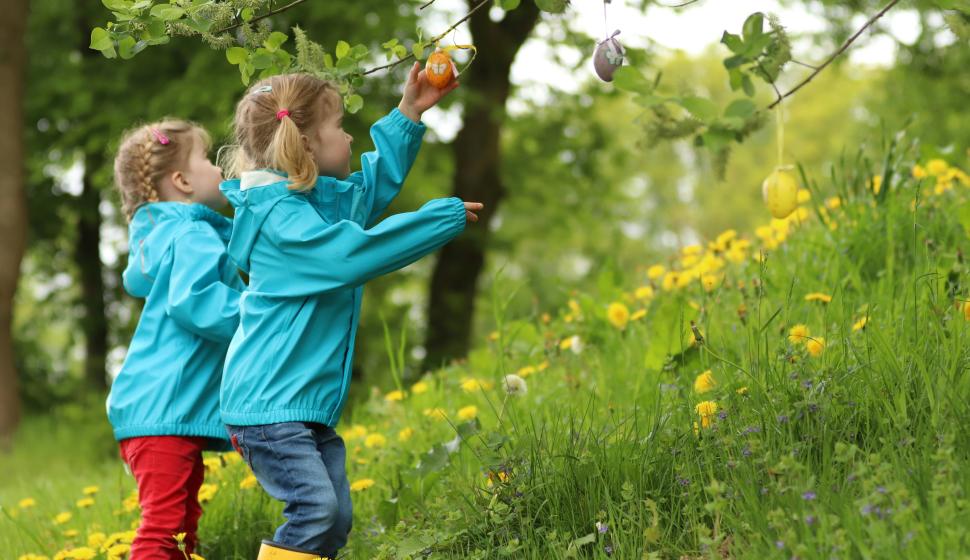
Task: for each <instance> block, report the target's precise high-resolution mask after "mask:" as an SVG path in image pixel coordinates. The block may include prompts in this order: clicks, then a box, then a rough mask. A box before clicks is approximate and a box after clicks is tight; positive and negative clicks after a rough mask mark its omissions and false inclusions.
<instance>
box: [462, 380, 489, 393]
mask: <svg viewBox="0 0 970 560" xmlns="http://www.w3.org/2000/svg"><path fill="white" fill-rule="evenodd" d="M483 388H484V384H483V383H482V382H481V381H479V380H478V379H473V378H466V379H464V380H463V381H462V382H461V390H462V391H464V392H466V393H477V392H478V391H481V390H482V389H483Z"/></svg>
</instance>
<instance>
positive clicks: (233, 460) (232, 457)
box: [222, 451, 243, 465]
mask: <svg viewBox="0 0 970 560" xmlns="http://www.w3.org/2000/svg"><path fill="white" fill-rule="evenodd" d="M222 460H223V462H225V463H226V464H227V465H238V464H239V463H241V462H242V460H243V459H242V455H240V454H239V453H236V452H235V451H228V452H226V453H223V454H222Z"/></svg>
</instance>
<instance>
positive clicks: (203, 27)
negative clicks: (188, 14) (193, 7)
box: [159, 18, 212, 33]
mask: <svg viewBox="0 0 970 560" xmlns="http://www.w3.org/2000/svg"><path fill="white" fill-rule="evenodd" d="M159 23H161V22H159ZM182 23H184V24H185V25H187V26H189V28H191V29H193V30H195V31H198V32H199V33H208V32H209V29H211V28H212V20H210V19H203V20H198V19H192V18H187V19H186V20H185V21H183V22H182Z"/></svg>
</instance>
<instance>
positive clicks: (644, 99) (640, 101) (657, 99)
mask: <svg viewBox="0 0 970 560" xmlns="http://www.w3.org/2000/svg"><path fill="white" fill-rule="evenodd" d="M634 101H635V102H636V103H637V105H640V106H641V107H643V108H644V109H649V108H651V107H656V106H657V105H660V104H661V103H665V102H667V101H668V99H667V98H666V97H662V96H659V95H654V94H652V93H648V94H645V95H638V96H636V98H634Z"/></svg>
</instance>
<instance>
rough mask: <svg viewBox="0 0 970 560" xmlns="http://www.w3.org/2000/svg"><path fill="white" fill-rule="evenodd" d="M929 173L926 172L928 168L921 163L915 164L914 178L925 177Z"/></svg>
mask: <svg viewBox="0 0 970 560" xmlns="http://www.w3.org/2000/svg"><path fill="white" fill-rule="evenodd" d="M927 175H928V174H927V173H926V168H925V167H923V166H922V165H920V164H918V163H917V164H916V165H914V166H913V178H914V179H925V178H926V176H927Z"/></svg>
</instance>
